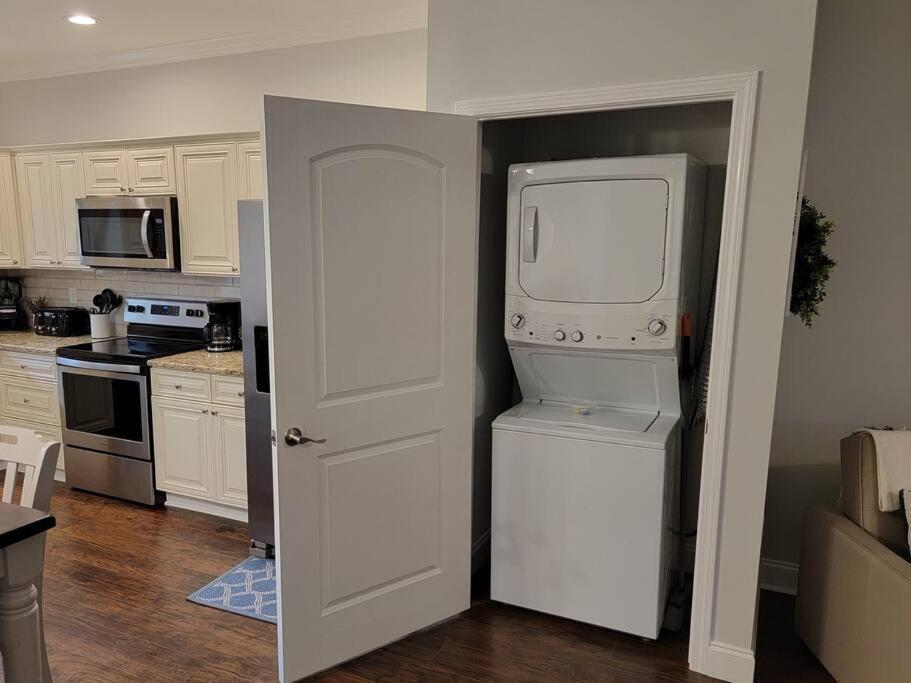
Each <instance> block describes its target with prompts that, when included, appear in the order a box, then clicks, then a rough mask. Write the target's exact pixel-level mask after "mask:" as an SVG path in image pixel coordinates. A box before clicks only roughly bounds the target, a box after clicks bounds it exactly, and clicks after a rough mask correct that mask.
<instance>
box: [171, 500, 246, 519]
mask: <svg viewBox="0 0 911 683" xmlns="http://www.w3.org/2000/svg"><path fill="white" fill-rule="evenodd" d="M165 506H166V507H169V508H175V509H177V510H191V511H192V512H202V513H204V514H207V515H214V516H216V517H224V518H225V519H231V520H234V521H235V522H246V521H247V511H246V510H244V509H241V508H236V507H232V506H230V505H222V504H221V503H214V502H212V501H209V500H199V499H197V498H190V497H189V496H181V495H178V494H176V493H169V494H168V498H167V500H166V501H165Z"/></svg>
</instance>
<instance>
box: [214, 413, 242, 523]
mask: <svg viewBox="0 0 911 683" xmlns="http://www.w3.org/2000/svg"><path fill="white" fill-rule="evenodd" d="M211 416H212V436H213V439H212V454H213V459H214V461H215V499H216V500H218V501H219V502H221V503H226V504H228V505H240V506H243V507H246V506H247V448H246V438H247V436H246V428H245V422H244V410H243V408H228V407H222V406H218V405H213V406H212V412H211Z"/></svg>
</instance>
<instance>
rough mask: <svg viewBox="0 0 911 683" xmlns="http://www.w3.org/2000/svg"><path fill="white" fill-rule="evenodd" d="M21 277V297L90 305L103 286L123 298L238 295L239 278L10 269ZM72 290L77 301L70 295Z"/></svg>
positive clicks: (122, 328) (122, 326) (120, 324)
mask: <svg viewBox="0 0 911 683" xmlns="http://www.w3.org/2000/svg"><path fill="white" fill-rule="evenodd" d="M3 274H4V275H12V276H15V277H18V278H20V279H21V280H22V296H23V298H26V297H28V298H31V299H37V298H38V297H40V296H44V297H47V303H48V305H49V306H84V307H85V308H91V307H92V297H93V296H95V295H96V294H99V293H100V292H101V290H103V289H104V288H106V287H109V288H111V289H113V290H114V291H115V292H117V294H119V295H120V296H122V297H123V298H124V299H127V298H128V297H136V296H160V297H165V298H167V297H176V298H179V299H199V300H206V299H215V298H230V299H239V298H240V279H239V278H236V277H210V276H194V275H184V274H182V273H158V272H155V271H147V270H115V269H107V268H96V269H92V270H37V269H36V270H9V271H6V272H5V273H3ZM71 290H74V293H75V297H76V302H75V303H73V301H72V299H71V298H70V295H71ZM123 309H124V307H123V306H122V307H121V308H120V309H118V310H117V311H115V313H114V318H115V324H116V326H117V333H118V334H121V335H122V334H126V323H124V321H123Z"/></svg>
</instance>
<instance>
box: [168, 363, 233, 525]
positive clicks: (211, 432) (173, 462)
mask: <svg viewBox="0 0 911 683" xmlns="http://www.w3.org/2000/svg"><path fill="white" fill-rule="evenodd" d="M178 387H179V388H178ZM242 394H243V379H242V378H239V377H228V376H224V375H209V374H205V373H196V372H184V371H178V370H168V369H164V368H153V369H152V433H153V435H154V443H155V481H156V486H157V488H158V489H160V490H162V491H165V492H167V493H169V494H173V495H172V496H169V498H168V501H169V504H176V505H177V507H191V509H194V508H193V507H192V505H189V506H188V505H186V502H187V501H186V500H185V499H186V498H192V499H195V501H203V502H204V507H199V503H196V506H197V507H195V509H200V510H203V511H206V512H211V513H213V514H223V515H225V516H228V517H232V518H237V514H238V509H241V510H243V509H245V508H246V507H247V454H246V430H245V422H244V409H243V405H242V404H240V405H238V403H237V401H238V396H239V395H242ZM241 400H242V399H241ZM177 496H180V497H181V498H183V500H182V499H181V498H178V497H177ZM191 502H192V501H191ZM241 514H242V512H241Z"/></svg>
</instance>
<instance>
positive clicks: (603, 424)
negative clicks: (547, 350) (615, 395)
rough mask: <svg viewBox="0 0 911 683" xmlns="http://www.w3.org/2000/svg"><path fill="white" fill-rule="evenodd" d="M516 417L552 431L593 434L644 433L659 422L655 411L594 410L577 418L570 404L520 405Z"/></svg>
mask: <svg viewBox="0 0 911 683" xmlns="http://www.w3.org/2000/svg"><path fill="white" fill-rule="evenodd" d="M517 408H518V409H519V411H518V413H517V414H516V417H520V418H522V419H524V420H528V421H530V422H539V423H541V424H542V425H546V426H549V427H554V426H562V427H572V428H574V429H589V430H593V431H604V430H615V431H624V432H644V431H646V430H647V429H648V428H649V427H650V426H651V425H652V423H653V422H654V421H655V419H657V417H658V413H657V412H656V411H654V410H629V409H623V408H611V407H607V406H595V407H594V408H593V409H592V411H591V412H590V413H589V414H588V415H574V414H573V412H572V410H571V409H570V407H569V404H567V403H550V402H548V403H521V404H519V405H518V406H517Z"/></svg>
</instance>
